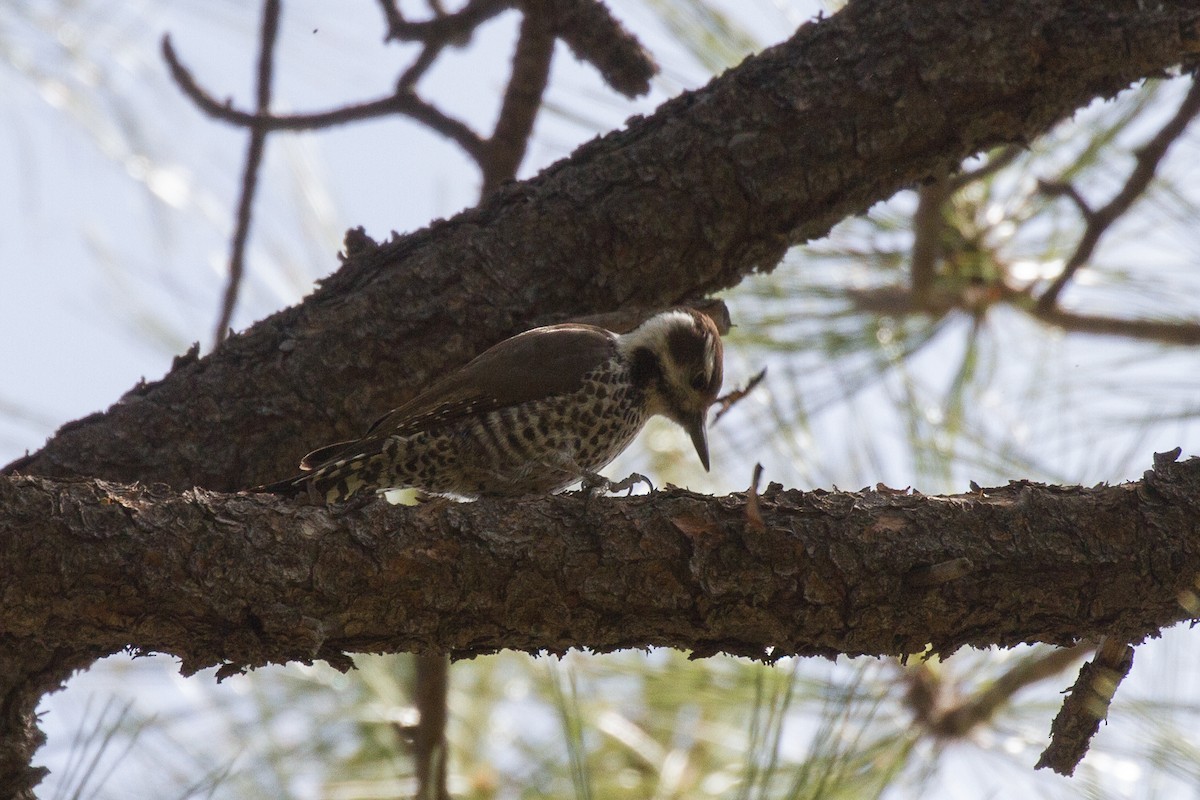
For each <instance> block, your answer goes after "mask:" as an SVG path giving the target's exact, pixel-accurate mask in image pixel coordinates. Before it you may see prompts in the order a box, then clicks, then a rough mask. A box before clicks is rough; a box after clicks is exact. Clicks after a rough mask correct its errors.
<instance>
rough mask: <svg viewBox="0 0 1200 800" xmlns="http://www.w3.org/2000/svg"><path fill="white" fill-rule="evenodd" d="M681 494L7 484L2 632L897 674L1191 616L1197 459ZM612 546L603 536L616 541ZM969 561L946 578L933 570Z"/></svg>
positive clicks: (30, 636)
mask: <svg viewBox="0 0 1200 800" xmlns="http://www.w3.org/2000/svg"><path fill="white" fill-rule="evenodd" d="M756 502H757V507H758V514H757V516H756V515H755V514H754V513H753V512H749V513H748V511H747V498H746V497H745V496H744V495H740V494H735V495H729V496H726V497H708V496H701V495H695V494H691V493H688V492H685V491H682V490H670V491H664V492H658V493H655V494H654V495H647V496H641V497H634V498H628V499H625V498H594V499H593V500H592V501H590V502H589V503H586V504H585V502H584V500H583V499H582V498H581V496H579V495H565V496H553V497H544V498H530V499H528V500H524V501H521V502H519V503H513V502H504V501H479V502H475V503H451V502H449V501H437V502H433V503H429V504H427V505H424V506H420V507H417V508H408V507H396V506H389V505H388V504H386V503H380V502H375V503H366V504H359V505H357V506H356V507H348V508H347V507H333V508H329V509H326V508H323V507H314V506H298V505H295V504H292V503H290V502H288V501H286V500H284V499H282V498H276V497H274V496H271V495H245V494H242V495H225V494H219V493H213V492H208V491H205V490H193V491H188V492H184V493H182V494H179V493H175V492H172V491H170V490H169V489H167V488H166V487H154V488H147V487H140V486H133V487H130V486H125V485H119V484H111V483H105V482H99V481H93V480H88V479H77V480H58V479H49V478H40V477H0V531H2V532H3V536H0V586H2V587H3V590H2V591H3V603H2V604H0V630H3V632H4V636H5V637H6V638H7V639H8V641H9V642H10V643H11V642H14V641H18V642H26V643H29V644H30V645H31V646H33V647H34V648H47V649H59V650H61V651H62V652H64V653H79V654H90V655H92V656H93V657H95V656H100V655H103V654H107V653H112V652H117V651H120V650H122V649H124V648H126V647H133V648H135V649H138V650H153V651H156V652H164V653H170V654H173V655H175V656H178V657H179V658H180V659H181V660H182V662H183V667H182V668H183V671H184V672H185V673H191V672H194V671H196V670H198V669H201V668H204V667H208V666H212V665H223V666H224V667H225V670H226V671H227V672H228V671H230V670H236V669H241V668H243V667H256V666H262V665H264V664H268V663H277V662H284V661H292V660H299V661H305V662H308V661H311V660H313V659H316V658H325V659H329V660H331V661H332V662H333V663H335V664H338V665H345V664H346V663H347V659H346V657H345V656H344V655H343V654H344V653H352V652H395V651H416V652H432V653H451V654H453V655H454V656H456V657H470V656H474V655H478V654H481V653H490V652H494V651H496V650H499V649H502V648H503V649H512V650H525V651H529V652H538V651H542V650H549V651H553V652H562V651H565V650H567V649H569V648H572V647H585V648H588V649H591V650H595V651H610V650H615V649H619V648H626V647H646V646H650V645H657V646H663V647H673V648H677V649H683V650H690V651H692V652H694V653H697V654H699V655H705V654H709V653H713V652H717V651H724V652H729V653H735V654H741V655H747V656H751V657H754V658H760V659H767V658H772V657H778V656H783V655H790V654H798V655H826V656H833V655H837V654H851V655H859V654H867V655H903V654H907V653H914V652H921V651H924V650H925V649H926V647H927V646H930V647H932V649H933V650H934V651H935V652H938V653H941V654H949V653H951V652H953V651H955V650H957V649H958V648H960V647H963V646H965V645H972V646H978V647H986V646H990V645H999V646H1011V645H1015V644H1017V643H1020V642H1051V643H1055V644H1068V643H1072V642H1075V641H1077V640H1079V639H1085V638H1091V639H1096V638H1100V637H1101V636H1111V637H1112V638H1113V639H1114V640H1117V641H1121V642H1138V641H1141V640H1142V639H1144V638H1145V637H1147V636H1152V635H1154V634H1156V633H1157V632H1158V631H1159V630H1160V629H1161V628H1162V627H1164V626H1167V625H1170V624H1171V623H1173V622H1175V621H1177V620H1179V619H1183V618H1185V617H1187V616H1189V612H1188V611H1187V610H1185V608H1184V607H1183V606H1181V605H1180V597H1181V593H1182V592H1185V591H1191V592H1193V593H1194V590H1195V584H1194V581H1195V579H1196V577H1197V575H1198V574H1200V536H1198V533H1200V459H1191V460H1189V461H1186V462H1181V463H1173V462H1169V461H1167V462H1163V463H1161V464H1160V465H1159V466H1158V467H1157V468H1156V470H1155V471H1150V472H1147V473H1146V477H1145V478H1144V479H1143V480H1141V481H1138V482H1136V483H1128V484H1122V485H1119V486H1098V487H1094V488H1081V487H1055V486H1044V485H1040V484H1033V483H1028V482H1024V481H1022V482H1014V483H1011V484H1009V485H1008V486H1005V487H1000V488H995V489H984V490H981V491H979V492H972V493H970V494H964V495H954V496H946V497H934V496H925V495H921V494H916V493H905V492H901V491H893V490H876V491H864V492H825V491H814V492H800V491H795V490H788V491H784V490H782V488H781V487H779V486H778V485H772V486H771V487H769V488H768V490H767V491H766V492H765V493H763V494H762V495H761V496H760V497H759V498H758V500H757V501H756ZM601 532H602V533H601ZM947 563H953V564H955V565H956V566H955V569H953V570H949V571H947V570H941V569H940V566H941V565H945V564H947Z"/></svg>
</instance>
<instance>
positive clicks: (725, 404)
mask: <svg viewBox="0 0 1200 800" xmlns="http://www.w3.org/2000/svg"><path fill="white" fill-rule="evenodd" d="M765 377H767V368H766V367H763V368H762V369H760V370H759V371H758V374H757V375H755V376H754V377H753V378H751V379H750V380H749V381H748V382H747V383H746V385H745V386H743V387H742V388H740V389H734V390H733V391H732V392H730V393H729V394H727V395H724V396H722V397H718V398H717V399H716V401H715V402H714V403H713V405H715V406H717V413H716V416H714V417H713V424H714V425H716V424H717V420H719V419H720V418H721V417H723V416H725V412H727V411H729V409H731V408H733V406H734V404H736V403H740V402H741V401H742V400H743V399H745V397H746V395H748V394H750V393H751V392H752V391H754V390H755V388H757V386H758V385H759V384H760V383H762V382H763V378H765Z"/></svg>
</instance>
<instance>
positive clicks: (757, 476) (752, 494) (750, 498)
mask: <svg viewBox="0 0 1200 800" xmlns="http://www.w3.org/2000/svg"><path fill="white" fill-rule="evenodd" d="M762 474H763V465H762V464H755V465H754V474H753V475H752V476H751V477H750V488H749V489H747V490H746V527H747V528H749V529H750V530H751V531H753V532H755V533H761V532H762V531H765V530H766V529H767V525H766V523H765V522H763V517H762V507H761V506H760V505H759V502H758V485H759V484H760V483H762Z"/></svg>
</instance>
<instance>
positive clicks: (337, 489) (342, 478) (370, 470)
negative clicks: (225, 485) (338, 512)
mask: <svg viewBox="0 0 1200 800" xmlns="http://www.w3.org/2000/svg"><path fill="white" fill-rule="evenodd" d="M386 463H387V459H386V457H385V456H384V455H383V454H381V453H372V454H363V455H358V456H356V457H353V458H346V459H342V460H339V461H334V462H332V463H329V464H326V465H324V466H321V467H318V468H317V469H314V470H312V471H311V472H302V473H301V474H299V475H296V476H294V477H291V478H286V479H284V480H281V481H276V482H275V483H268V484H265V485H263V486H256V487H254V488H253V489H251V491H254V492H269V493H271V494H280V495H284V496H287V497H303V496H307V497H308V498H309V499H310V500H311V501H312V502H313V503H325V504H328V503H340V502H342V501H343V500H349V499H350V498H351V497H353V496H354V495H356V494H358V493H359V492H362V491H364V490H371V489H374V488H376V487H377V486H378V485H380V480H379V476H380V474H381V473H382V471H383V469H384V467H385V466H386Z"/></svg>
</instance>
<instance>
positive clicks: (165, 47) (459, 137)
mask: <svg viewBox="0 0 1200 800" xmlns="http://www.w3.org/2000/svg"><path fill="white" fill-rule="evenodd" d="M162 51H163V58H164V59H165V60H166V62H167V66H168V67H169V68H170V70H171V76H172V77H173V78H174V79H175V82H176V83H177V84H179V88H180V89H181V90H182V91H183V93H184V94H186V95H187V96H188V97H189V98H191V100H192V102H194V103H195V104H196V105H197V106H199V107H200V110H202V111H203V112H204V113H206V114H208V115H209V116H210V117H213V118H214V119H219V120H221V121H222V122H228V123H230V124H231V125H238V126H241V127H244V128H252V129H253V128H261V129H263V130H265V131H279V130H291V131H299V130H312V129H315V128H328V127H330V126H333V125H341V124H344V123H347V122H355V121H357V120H363V119H372V118H375V117H382V116H387V115H389V114H404V115H405V116H408V117H411V118H413V119H415V120H417V121H419V122H423V123H424V124H426V125H427V126H429V127H430V128H432V129H433V130H435V131H437V132H438V133H440V134H442V135H443V136H445V137H446V138H448V139H450V140H452V141H453V142H454V143H455V144H457V145H458V146H459V147H461V148H462V149H463V150H465V151H466V152H467V154H468V155H469V156H471V157H472V158H477V157H479V155H480V154H482V152H483V147H484V143H483V140H482V139H480V138H479V135H478V134H476V133H475V132H474V131H472V130H471V129H470V128H469V127H467V126H466V125H465V124H463V123H462V122H460V121H458V120H456V119H454V118H452V117H449V116H447V115H446V114H444V113H443V112H442V111H440V110H439V109H437V108H435V107H434V106H432V105H430V104H429V103H426V102H425V101H424V100H422V99H421V98H420V97H418V96H417V95H416V94H413V93H412V92H400V93H397V94H393V95H390V96H388V97H383V98H380V99H378V100H371V101H368V102H364V103H356V104H354V105H348V106H343V107H342V108H335V109H332V110H330V111H321V112H316V113H311V114H254V113H250V112H248V111H241V110H239V109H236V108H234V107H233V104H232V103H231V102H230V101H226V102H224V103H221V102H219V101H217V100H216V99H215V98H213V96H212V95H211V94H209V93H208V92H206V91H205V90H204V89H203V88H201V87H200V85H199V84H198V83H196V79H195V78H194V77H193V76H192V74H191V72H190V71H188V69H187V68H186V67H185V66H183V64H182V63H181V62H180V61H179V57H178V56H177V55H176V53H175V48H174V47H173V46H172V45H171V38H170V37H169V36H164V37H163V43H162Z"/></svg>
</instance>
